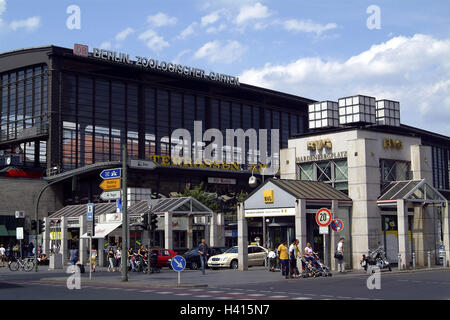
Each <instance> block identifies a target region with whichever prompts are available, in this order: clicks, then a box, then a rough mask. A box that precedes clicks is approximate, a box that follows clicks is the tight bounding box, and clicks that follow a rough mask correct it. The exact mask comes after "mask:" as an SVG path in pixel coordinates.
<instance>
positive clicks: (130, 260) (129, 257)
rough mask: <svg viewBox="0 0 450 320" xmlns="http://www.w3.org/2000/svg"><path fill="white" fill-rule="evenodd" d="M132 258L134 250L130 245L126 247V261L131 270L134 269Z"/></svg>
mask: <svg viewBox="0 0 450 320" xmlns="http://www.w3.org/2000/svg"><path fill="white" fill-rule="evenodd" d="M134 258H135V253H134V250H133V248H131V247H130V249H128V262H129V264H130V267H131V271H135V270H134Z"/></svg>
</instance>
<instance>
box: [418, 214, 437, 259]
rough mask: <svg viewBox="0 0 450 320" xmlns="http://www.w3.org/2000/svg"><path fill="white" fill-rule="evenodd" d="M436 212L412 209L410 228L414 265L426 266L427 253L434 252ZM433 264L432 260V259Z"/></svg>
mask: <svg viewBox="0 0 450 320" xmlns="http://www.w3.org/2000/svg"><path fill="white" fill-rule="evenodd" d="M435 215H436V212H435V211H434V210H433V207H427V208H424V207H422V206H416V207H414V218H413V226H412V233H413V234H412V238H413V241H414V251H415V253H416V263H417V265H419V266H426V265H427V264H428V261H427V259H428V257H427V252H428V251H430V252H434V250H435V248H436V244H435V239H436V238H439V237H436V230H435V229H436V217H435ZM432 262H433V263H434V259H432Z"/></svg>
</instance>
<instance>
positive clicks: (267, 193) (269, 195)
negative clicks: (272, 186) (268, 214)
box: [263, 190, 273, 203]
mask: <svg viewBox="0 0 450 320" xmlns="http://www.w3.org/2000/svg"><path fill="white" fill-rule="evenodd" d="M263 197H264V203H273V190H264V191H263Z"/></svg>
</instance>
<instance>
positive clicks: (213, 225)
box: [209, 212, 217, 247]
mask: <svg viewBox="0 0 450 320" xmlns="http://www.w3.org/2000/svg"><path fill="white" fill-rule="evenodd" d="M210 219H211V221H210V225H209V232H210V233H209V245H210V246H211V247H215V246H217V213H215V212H213V213H212V214H211V218H210Z"/></svg>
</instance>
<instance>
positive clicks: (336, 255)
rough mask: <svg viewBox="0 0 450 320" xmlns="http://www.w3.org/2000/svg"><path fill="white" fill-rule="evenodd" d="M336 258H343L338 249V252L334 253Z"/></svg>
mask: <svg viewBox="0 0 450 320" xmlns="http://www.w3.org/2000/svg"><path fill="white" fill-rule="evenodd" d="M334 258H335V259H339V260H342V259H343V256H342V253H341V252H339V251H336V253H335V254H334Z"/></svg>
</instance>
